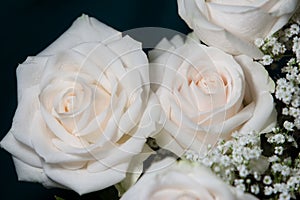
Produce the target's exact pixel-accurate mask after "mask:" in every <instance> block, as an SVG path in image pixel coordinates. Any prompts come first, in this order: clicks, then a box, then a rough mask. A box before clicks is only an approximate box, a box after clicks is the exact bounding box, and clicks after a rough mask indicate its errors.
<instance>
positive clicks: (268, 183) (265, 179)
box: [263, 175, 272, 185]
mask: <svg viewBox="0 0 300 200" xmlns="http://www.w3.org/2000/svg"><path fill="white" fill-rule="evenodd" d="M263 183H264V184H266V185H270V184H271V183H272V178H271V177H270V176H268V175H267V176H264V179H263Z"/></svg>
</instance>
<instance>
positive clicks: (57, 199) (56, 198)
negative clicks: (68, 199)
mask: <svg viewBox="0 0 300 200" xmlns="http://www.w3.org/2000/svg"><path fill="white" fill-rule="evenodd" d="M54 198H55V200H64V199H63V198H61V197H58V196H56V195H55V196H54Z"/></svg>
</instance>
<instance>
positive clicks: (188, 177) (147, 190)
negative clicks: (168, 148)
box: [121, 158, 257, 200]
mask: <svg viewBox="0 0 300 200" xmlns="http://www.w3.org/2000/svg"><path fill="white" fill-rule="evenodd" d="M170 163H172V165H170ZM140 199H143V200H162V199H163V200H182V199H185V200H196V199H211V200H233V199H235V200H257V198H256V197H254V196H252V195H250V194H246V193H242V192H239V191H237V189H235V188H232V187H230V186H229V185H227V184H226V183H224V182H223V181H222V180H220V179H219V178H218V177H217V176H216V175H215V174H213V173H212V172H211V171H210V170H209V169H206V168H204V167H202V166H198V165H192V164H191V163H185V161H180V162H176V161H172V160H171V159H169V158H168V159H165V160H163V161H160V162H158V163H155V164H153V165H152V166H151V167H150V168H149V170H148V171H147V172H146V173H145V174H144V175H143V176H142V177H141V178H140V180H139V181H138V182H137V183H136V184H135V185H133V186H132V187H131V188H130V189H129V190H128V191H127V192H126V193H125V194H124V195H123V196H122V198H121V200H140Z"/></svg>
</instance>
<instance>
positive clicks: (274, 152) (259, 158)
mask: <svg viewBox="0 0 300 200" xmlns="http://www.w3.org/2000/svg"><path fill="white" fill-rule="evenodd" d="M266 140H267V141H265V143H264V145H261V134H258V133H255V132H250V133H246V134H245V133H244V134H241V133H237V132H236V133H234V134H233V140H230V141H220V142H219V143H218V144H217V146H216V147H214V148H211V149H210V151H209V152H208V153H207V155H206V156H205V157H201V156H200V155H199V154H197V153H195V152H193V151H188V152H187V153H186V154H185V158H186V159H188V160H191V161H193V162H198V163H201V164H203V165H205V166H207V167H210V168H211V169H212V171H214V172H215V173H216V174H217V175H218V176H220V177H221V178H222V179H223V180H224V181H225V182H227V183H228V184H229V185H233V186H235V187H236V188H238V189H240V190H242V191H244V192H249V193H252V194H254V195H257V196H260V197H263V198H268V199H296V198H297V197H298V196H296V195H299V192H300V154H299V155H297V158H291V155H288V156H287V154H285V151H286V149H291V147H294V148H297V143H296V141H295V139H294V138H293V136H291V135H289V134H287V133H284V132H283V131H281V130H280V129H279V128H274V129H273V132H272V133H269V134H266ZM265 144H268V145H265Z"/></svg>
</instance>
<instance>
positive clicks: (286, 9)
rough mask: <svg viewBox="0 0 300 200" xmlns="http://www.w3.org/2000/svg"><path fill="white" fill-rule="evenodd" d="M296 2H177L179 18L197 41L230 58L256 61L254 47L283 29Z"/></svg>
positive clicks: (200, 0) (217, 0)
mask: <svg viewBox="0 0 300 200" xmlns="http://www.w3.org/2000/svg"><path fill="white" fill-rule="evenodd" d="M299 3H300V2H299V1H298V0H251V1H245V0H208V1H207V0H178V9H179V14H180V16H181V17H182V18H183V19H184V20H185V22H186V23H187V24H188V25H189V27H191V28H192V29H193V30H194V31H195V33H196V34H197V36H198V37H199V39H200V40H202V41H203V42H204V43H206V44H207V45H210V46H215V47H217V48H219V49H222V50H223V51H225V52H228V53H230V54H233V55H239V54H241V53H242V54H246V55H248V56H251V57H254V58H259V57H261V56H262V53H261V52H260V50H259V49H258V48H257V47H256V46H255V45H254V41H255V39H257V38H265V37H266V36H269V35H271V34H273V33H275V32H276V31H277V30H279V29H280V28H281V27H283V26H284V25H285V24H286V23H287V22H288V20H289V19H290V17H291V16H292V14H293V13H294V11H295V9H296V8H297V7H298V5H299Z"/></svg>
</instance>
